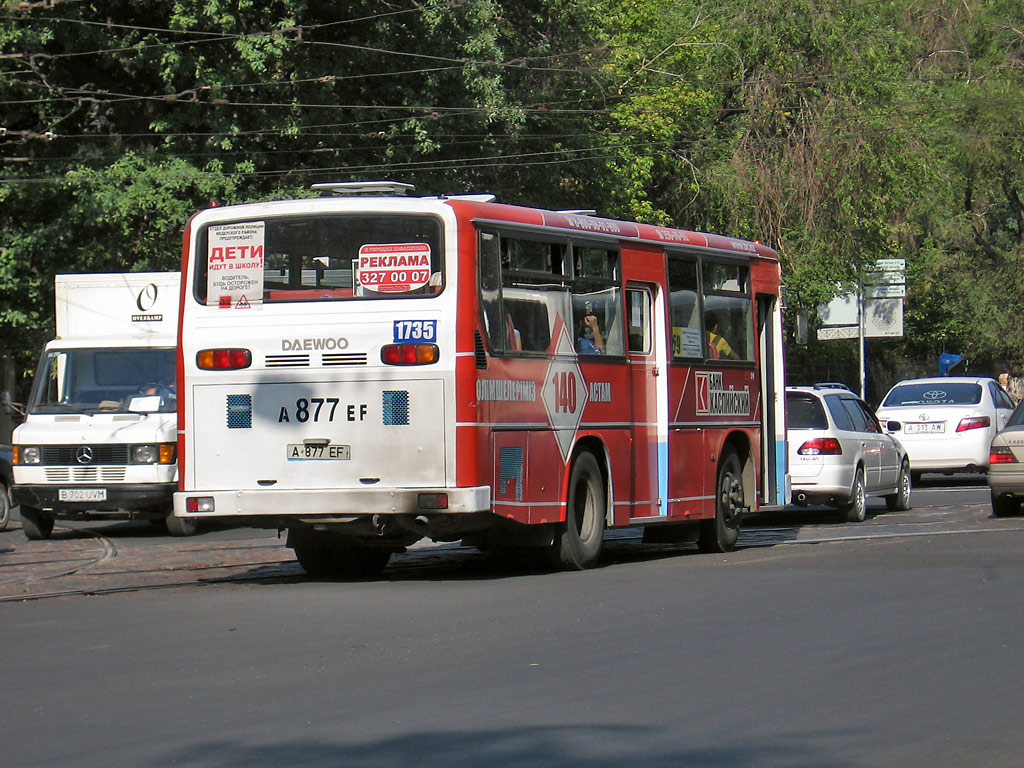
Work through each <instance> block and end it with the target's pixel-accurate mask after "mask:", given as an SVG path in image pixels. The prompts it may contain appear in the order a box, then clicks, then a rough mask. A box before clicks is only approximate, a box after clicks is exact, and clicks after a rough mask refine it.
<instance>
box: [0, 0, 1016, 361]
mask: <svg viewBox="0 0 1024 768" xmlns="http://www.w3.org/2000/svg"><path fill="white" fill-rule="evenodd" d="M1022 29H1024V7H1022V6H1021V4H1020V2H1019V0H910V2H907V1H906V0H900V1H897V0H881V1H880V2H870V3H849V2H846V1H845V0H760V1H759V2H756V3H755V2H752V0H721V2H718V3H715V4H708V3H706V2H704V1H703V0H560V1H559V2H553V0H521V1H520V2H514V3H513V2H508V1H507V0H421V1H419V2H408V3H390V2H388V3H386V2H382V0H353V1H352V2H349V3H344V4H325V3H311V2H309V1H308V0H268V1H267V2H260V3H256V2H255V1H254V0H231V1H230V2H228V1H227V0H135V1H133V2H130V3H129V2H125V1H124V0H115V1H114V2H108V3H95V2H92V1H91V0H87V1H86V2H75V3H25V4H9V5H8V6H5V8H4V9H3V10H0V104H2V107H3V108H2V110H0V114H2V115H3V117H2V118H0V123H2V125H0V127H2V128H4V129H5V131H3V132H0V134H2V135H0V162H2V166H0V167H2V169H3V170H2V179H3V180H2V183H0V354H3V355H11V356H15V357H16V358H17V359H18V361H19V363H20V365H21V366H22V368H23V369H28V368H30V367H31V362H32V360H33V359H34V357H35V354H36V349H37V346H38V343H39V342H40V341H41V340H42V339H43V338H44V337H45V336H46V335H48V333H49V327H50V322H51V311H52V310H51V306H52V296H51V295H50V294H51V292H52V284H53V274H54V273H55V272H58V271H93V270H129V269H164V268H174V266H175V264H176V263H177V260H178V258H179V256H178V253H179V249H180V244H179V243H178V239H179V237H180V230H181V228H182V226H183V225H184V222H185V221H186V220H187V218H188V216H189V215H190V214H191V213H192V212H193V211H195V210H196V209H198V208H200V207H202V206H204V205H206V204H207V203H208V202H209V201H210V200H213V199H217V200H220V201H225V202H230V201H234V200H252V199H268V198H273V197H279V196H284V195H294V194H305V193H306V192H305V190H307V189H308V185H309V183H310V182H313V181H326V180H357V179H366V178H389V177H390V178H396V179H401V180H405V181H412V182H414V183H416V184H417V186H418V187H419V189H420V190H421V191H424V192H427V193H435V192H473V191H477V192H482V191H490V192H494V193H496V194H497V195H498V196H499V197H500V198H501V199H504V200H507V201H509V202H519V203H526V204H532V205H538V206H548V207H556V208H596V209H598V210H599V211H600V212H601V213H602V214H605V215H619V216H626V217H636V218H639V219H641V220H647V221H653V222H673V223H676V224H679V225H682V226H685V227H688V228H692V229H703V230H712V231H724V232H728V233H730V234H735V235H738V236H742V237H747V238H752V239H760V240H763V241H765V242H768V243H769V244H771V245H772V246H774V247H776V248H777V249H778V250H779V251H780V253H781V254H782V257H783V262H784V270H785V271H784V275H785V280H786V283H787V287H788V298H789V302H790V306H791V307H803V308H807V309H811V310H813V308H814V307H815V306H816V305H817V304H818V303H819V302H822V301H826V300H828V299H829V298H830V297H831V296H832V295H833V294H835V293H836V292H837V291H838V290H840V288H839V286H840V285H843V284H849V283H852V282H855V281H856V280H858V279H859V278H860V277H861V276H862V274H863V272H864V268H865V267H866V266H867V265H869V264H871V263H872V262H873V261H874V260H875V259H877V258H883V257H900V258H906V259H907V261H908V265H909V267H908V273H909V277H910V284H909V295H908V297H907V302H906V326H907V336H906V338H905V340H903V341H902V342H893V343H892V344H893V345H894V346H893V347H892V349H891V351H892V353H894V354H901V355H914V356H921V357H924V356H934V355H936V354H937V353H938V351H939V350H940V349H941V347H942V345H943V344H944V343H945V344H946V345H947V346H948V347H949V348H950V349H951V350H957V351H961V352H964V353H967V354H970V355H971V356H973V357H974V358H975V359H976V360H995V359H1007V360H1012V361H1016V362H1017V364H1018V365H1024V320H1022V318H1024V290H1022V288H1024V284H1022V283H1024V270H1022V269H1021V260H1022V258H1024V206H1022V204H1021V198H1022V196H1024V173H1022V171H1021V169H1022V168H1024V162H1022V161H1024V139H1022V137H1024V110H1021V109H1020V94H1021V93H1022V92H1024V88H1022V86H1024V82H1022V80H1024V66H1022V62H1024V35H1022V32H1021V30H1022ZM790 349H791V352H795V349H794V347H793V345H791V346H790ZM809 354H811V355H813V354H814V350H813V349H812V350H811V351H810V353H809Z"/></svg>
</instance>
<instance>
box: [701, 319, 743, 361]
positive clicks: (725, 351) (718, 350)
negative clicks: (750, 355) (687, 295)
mask: <svg viewBox="0 0 1024 768" xmlns="http://www.w3.org/2000/svg"><path fill="white" fill-rule="evenodd" d="M704 328H705V329H706V330H707V332H708V350H709V352H710V354H711V357H713V358H715V359H716V360H717V359H719V358H722V357H728V358H730V359H732V360H739V359H740V356H739V355H737V354H736V352H735V351H734V350H733V348H732V347H731V346H729V342H728V341H726V339H725V337H724V336H719V335H718V316H717V315H716V314H715V313H714V312H707V313H705V314H704Z"/></svg>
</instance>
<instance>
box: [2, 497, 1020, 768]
mask: <svg viewBox="0 0 1024 768" xmlns="http://www.w3.org/2000/svg"><path fill="white" fill-rule="evenodd" d="M914 507H915V508H914V509H913V510H910V511H908V512H901V513H887V512H885V509H884V505H879V502H872V504H871V506H870V509H869V512H870V517H869V519H868V520H867V521H865V523H862V524H859V525H839V524H835V523H834V522H833V520H834V517H833V516H832V515H829V514H826V513H824V512H821V511H814V510H792V511H785V512H780V513H774V514H771V515H758V516H754V517H752V518H751V519H750V520H748V521H747V522H748V525H747V526H746V528H745V530H744V532H743V534H742V537H741V547H740V548H739V549H738V550H737V551H736V552H734V553H730V554H728V555H719V556H712V555H702V554H699V553H697V552H696V551H695V550H694V549H693V548H691V547H688V546H671V547H670V546H645V545H642V544H641V543H640V542H639V540H638V539H637V537H636V536H635V535H633V534H632V533H628V532H627V533H625V534H617V535H615V536H612V537H610V538H609V541H608V542H607V546H606V554H605V556H604V558H603V560H602V564H601V567H599V568H597V569H594V570H592V571H587V572H582V573H554V574H536V573H533V574H531V573H524V572H523V571H522V570H520V569H518V568H516V567H515V566H514V565H513V564H509V563H507V562H502V561H498V560H495V559H493V558H489V557H485V556H483V555H480V554H478V553H476V552H474V551H473V550H462V549H460V548H456V547H421V548H415V549H413V550H410V552H409V553H407V554H405V555H402V556H399V557H396V558H395V560H394V562H393V565H392V566H391V567H389V569H388V571H386V572H385V575H384V577H382V578H381V579H379V580H377V581H368V582H356V583H330V582H315V581H311V580H308V579H306V578H305V577H304V576H303V575H302V574H301V571H300V570H299V569H298V567H297V566H296V565H295V564H294V561H293V560H292V558H291V553H290V551H288V550H286V549H283V542H282V541H279V540H278V539H277V538H276V536H275V535H274V534H273V533H268V532H253V531H230V530H214V531H207V532H205V533H203V534H202V535H200V536H198V537H195V538H192V539H171V538H168V537H163V536H157V535H154V532H153V531H152V530H151V529H150V528H149V527H148V526H141V525H134V524H107V525H100V526H96V525H94V526H91V527H90V526H73V527H72V528H73V530H71V529H69V530H60V531H58V532H57V535H55V537H54V539H52V540H51V541H48V542H26V541H25V540H24V537H23V536H22V534H21V532H20V531H19V530H17V521H16V520H15V521H14V523H13V524H12V528H11V529H9V530H8V531H7V532H5V533H2V534H0V600H3V602H0V653H2V654H3V659H4V662H3V666H2V670H3V673H2V681H3V687H2V690H3V702H4V706H3V707H2V708H0V755H2V761H3V764H4V765H5V766H111V765H131V766H166V765H182V766H239V767H240V766H289V765H298V766H305V765H316V766H355V767H356V768H362V767H363V766H367V767H369V766H373V767H374V768H379V767H381V766H405V765H417V766H422V765H428V766H433V765H437V766H442V765H443V766H489V767H492V768H493V767H500V768H508V767H511V766H515V767H518V766H570V765H571V766H574V767H576V766H598V767H599V768H601V767H603V766H621V765H636V766H659V767H660V766H666V767H667V766H672V767H673V768H676V767H678V766H738V767H740V768H744V767H745V766H814V767H820V768H833V767H836V768H838V767H839V766H844V767H846V766H850V767H859V766H899V767H900V768H904V767H905V766H918V765H920V766H929V767H931V766H957V768H962V767H963V766H1019V765H1020V764H1021V762H1022V757H1021V756H1022V755H1024V728H1021V726H1020V723H1021V722H1022V721H1024V694H1022V693H1021V681H1022V680H1024V656H1022V654H1021V653H1020V649H1019V646H1020V644H1021V638H1022V637H1024V603H1022V600H1021V598H1020V585H1021V583H1022V576H1024V518H1008V519H996V518H993V517H992V516H991V512H990V510H989V509H988V504H987V490H986V489H985V488H984V486H979V485H977V484H974V485H968V486H963V485H959V484H954V483H951V482H950V481H946V480H943V479H936V480H934V481H933V482H932V483H930V487H921V488H918V489H917V490H915V492H914ZM86 529H88V530H86Z"/></svg>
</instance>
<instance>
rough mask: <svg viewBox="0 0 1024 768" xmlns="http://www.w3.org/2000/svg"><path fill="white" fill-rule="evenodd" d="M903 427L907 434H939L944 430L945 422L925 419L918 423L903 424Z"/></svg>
mask: <svg viewBox="0 0 1024 768" xmlns="http://www.w3.org/2000/svg"><path fill="white" fill-rule="evenodd" d="M903 429H904V430H905V431H906V433H907V434H908V435H917V434H939V433H942V432H945V431H946V422H944V421H925V422H921V423H918V424H904V425H903Z"/></svg>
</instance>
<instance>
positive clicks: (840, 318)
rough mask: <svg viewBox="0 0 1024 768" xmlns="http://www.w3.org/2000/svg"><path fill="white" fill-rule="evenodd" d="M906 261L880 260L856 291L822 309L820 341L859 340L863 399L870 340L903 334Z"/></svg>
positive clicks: (824, 305) (868, 271) (842, 295)
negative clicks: (868, 342) (867, 340)
mask: <svg viewBox="0 0 1024 768" xmlns="http://www.w3.org/2000/svg"><path fill="white" fill-rule="evenodd" d="M906 269H907V260H906V259H876V260H875V263H874V264H873V265H872V268H870V269H868V270H866V272H865V273H864V277H863V279H862V280H861V282H860V284H859V285H858V286H857V289H856V290H855V291H847V292H846V293H843V294H840V295H839V296H836V297H835V298H834V299H832V301H830V302H829V303H828V304H820V305H819V306H818V317H819V318H821V320H822V325H821V327H820V328H818V340H819V341H828V340H831V339H857V348H858V354H859V356H860V361H859V364H860V396H861V398H864V397H865V395H866V394H867V365H866V350H867V344H866V341H865V340H866V339H868V338H884V337H890V338H892V337H899V336H902V335H903V299H904V297H905V296H906V295H907V284H906Z"/></svg>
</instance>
